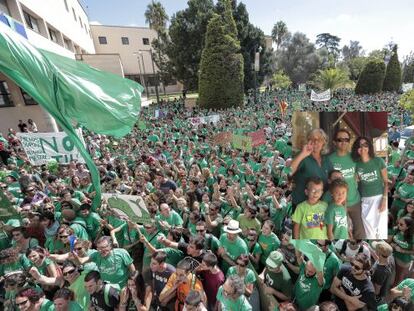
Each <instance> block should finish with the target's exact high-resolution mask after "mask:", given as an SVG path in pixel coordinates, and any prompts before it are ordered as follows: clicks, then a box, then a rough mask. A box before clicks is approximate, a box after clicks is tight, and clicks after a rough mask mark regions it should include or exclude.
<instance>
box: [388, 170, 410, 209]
mask: <svg viewBox="0 0 414 311" xmlns="http://www.w3.org/2000/svg"><path fill="white" fill-rule="evenodd" d="M393 198H394V201H393V202H392V207H391V210H390V211H391V213H392V214H393V216H394V217H395V216H397V213H398V211H400V210H402V209H404V207H405V206H406V204H407V203H409V202H412V200H413V198H414V173H412V172H411V174H408V175H407V177H405V179H404V181H403V182H401V183H400V184H399V185H398V186H397V187H396V190H395V192H394V195H393Z"/></svg>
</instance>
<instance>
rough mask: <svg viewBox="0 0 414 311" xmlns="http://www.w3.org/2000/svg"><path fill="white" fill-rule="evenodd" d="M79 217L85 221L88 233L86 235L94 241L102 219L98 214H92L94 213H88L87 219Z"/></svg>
mask: <svg viewBox="0 0 414 311" xmlns="http://www.w3.org/2000/svg"><path fill="white" fill-rule="evenodd" d="M79 217H81V218H82V219H83V220H84V221H85V223H86V231H87V232H88V234H89V235H90V237H91V238H92V240H93V241H94V240H95V238H96V234H97V233H98V231H99V227H100V225H101V220H102V218H101V217H100V216H99V214H97V213H94V212H90V213H89V215H88V216H87V217H82V216H79Z"/></svg>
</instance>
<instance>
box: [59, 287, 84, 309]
mask: <svg viewBox="0 0 414 311" xmlns="http://www.w3.org/2000/svg"><path fill="white" fill-rule="evenodd" d="M53 303H54V305H55V309H56V310H57V311H82V310H84V309H83V307H82V306H81V305H80V304H79V303H77V302H76V301H75V294H74V292H72V291H71V290H70V289H69V288H65V287H64V288H61V289H59V290H58V291H57V292H56V293H55V295H54V296H53Z"/></svg>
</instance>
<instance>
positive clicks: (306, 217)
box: [292, 201, 328, 240]
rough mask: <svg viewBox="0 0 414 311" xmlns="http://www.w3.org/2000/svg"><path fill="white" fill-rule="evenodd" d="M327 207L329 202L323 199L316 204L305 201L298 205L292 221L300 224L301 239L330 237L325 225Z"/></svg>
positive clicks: (324, 238)
mask: <svg viewBox="0 0 414 311" xmlns="http://www.w3.org/2000/svg"><path fill="white" fill-rule="evenodd" d="M326 208H327V204H326V202H323V201H319V202H318V203H316V204H314V205H310V204H309V203H308V201H304V202H302V203H300V204H299V205H298V206H297V207H296V210H295V212H294V213H293V215H292V221H293V222H295V223H297V224H299V227H300V233H299V239H301V240H304V239H315V240H326V239H328V234H327V232H326V226H325V211H326Z"/></svg>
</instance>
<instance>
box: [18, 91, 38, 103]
mask: <svg viewBox="0 0 414 311" xmlns="http://www.w3.org/2000/svg"><path fill="white" fill-rule="evenodd" d="M20 91H21V92H22V96H23V99H24V103H25V104H26V106H33V105H37V103H36V101H35V100H34V99H33V98H32V96H30V95H29V94H27V93H26V92H25V91H23V89H20Z"/></svg>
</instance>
